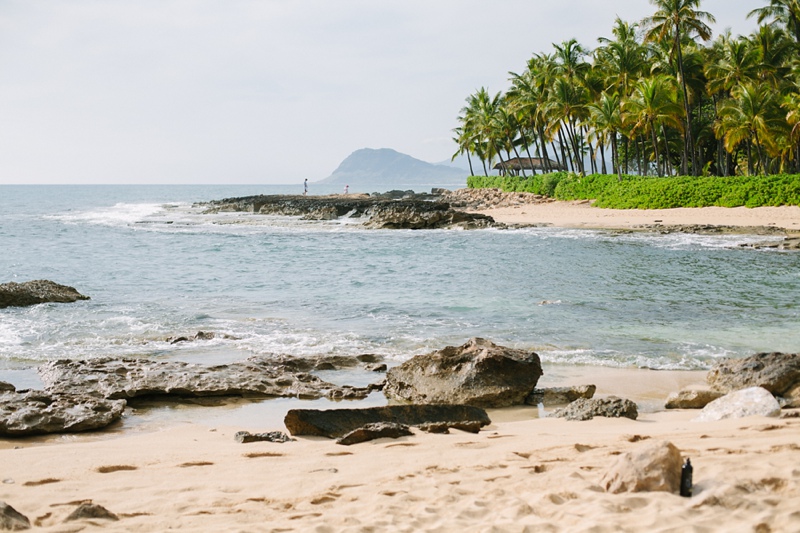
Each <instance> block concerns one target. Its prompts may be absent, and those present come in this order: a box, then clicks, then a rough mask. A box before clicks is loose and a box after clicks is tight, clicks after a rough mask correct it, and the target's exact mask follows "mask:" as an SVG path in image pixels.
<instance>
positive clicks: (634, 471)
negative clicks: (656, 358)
mask: <svg viewBox="0 0 800 533" xmlns="http://www.w3.org/2000/svg"><path fill="white" fill-rule="evenodd" d="M681 466H682V460H681V452H680V451H679V450H678V448H676V447H675V445H674V444H672V443H671V442H667V441H656V442H653V443H648V444H645V445H643V446H640V447H639V448H638V449H636V450H634V451H630V452H626V453H624V454H622V455H620V456H619V457H617V459H616V461H614V463H613V464H612V465H611V467H610V468H609V469H608V471H607V472H606V473H605V474H604V475H603V477H602V479H601V481H600V485H601V486H602V487H603V488H604V489H605V490H606V491H607V492H612V493H620V492H651V491H663V492H672V493H677V492H678V491H679V490H680V484H681Z"/></svg>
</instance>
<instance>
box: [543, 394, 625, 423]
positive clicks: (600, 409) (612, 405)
mask: <svg viewBox="0 0 800 533" xmlns="http://www.w3.org/2000/svg"><path fill="white" fill-rule="evenodd" d="M550 416H553V417H557V418H566V419H567V420H591V419H592V418H594V417H595V416H605V417H608V418H621V417H625V418H630V419H631V420H636V418H637V417H638V416H639V410H638V409H637V407H636V404H635V403H634V402H632V401H630V400H627V399H625V398H617V397H615V396H609V397H608V398H592V399H586V398H579V399H577V400H575V401H574V402H572V403H570V404H569V405H567V406H566V407H564V408H563V409H558V410H557V411H555V412H554V413H553V414H552V415H550Z"/></svg>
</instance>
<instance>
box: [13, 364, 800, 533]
mask: <svg viewBox="0 0 800 533" xmlns="http://www.w3.org/2000/svg"><path fill="white" fill-rule="evenodd" d="M704 376H705V373H704V372H699V371H684V372H682V371H655V370H636V369H613V368H596V367H573V366H558V365H556V366H549V367H546V368H545V377H544V378H543V379H542V381H541V383H540V384H541V385H542V386H555V385H560V384H564V383H571V384H582V383H595V384H597V386H598V391H597V396H607V395H609V394H612V393H616V394H618V395H620V396H624V397H628V398H631V399H634V400H635V401H637V403H638V404H639V405H640V415H639V418H638V420H635V421H633V420H629V419H626V418H622V419H607V418H595V419H594V420H591V421H586V422H574V421H566V420H563V419H556V418H547V417H545V418H540V417H539V414H540V413H539V410H538V408H536V407H516V408H508V409H494V410H489V415H490V417H491V419H492V424H491V425H490V426H487V427H485V428H484V429H483V430H482V431H481V432H480V433H478V434H470V433H465V432H461V431H457V430H451V433H450V434H448V435H434V434H427V433H421V432H419V431H416V430H415V431H414V435H413V436H410V437H402V438H400V439H397V440H390V439H380V440H376V441H372V442H367V443H362V444H357V445H353V446H341V445H337V444H335V442H334V441H333V440H329V439H325V438H317V437H298V438H297V440H296V441H294V442H288V443H283V444H278V443H268V442H257V443H250V444H240V443H237V442H236V441H235V440H234V434H235V432H237V431H241V430H247V431H250V432H252V433H257V432H265V431H274V430H284V429H285V428H283V427H282V424H280V423H279V422H278V419H277V418H275V419H273V420H272V421H271V422H269V423H259V421H253V420H252V419H251V420H250V422H248V423H246V424H242V425H238V426H236V425H231V424H230V423H226V417H224V416H221V417H220V416H218V417H216V418H214V419H206V420H203V419H199V420H194V421H192V422H191V423H188V422H187V423H177V424H176V423H175V422H174V420H173V422H172V423H170V424H166V425H164V426H163V427H160V428H156V429H153V428H150V429H149V430H139V431H134V430H129V431H123V432H116V433H108V432H97V433H89V434H78V435H65V436H50V437H41V438H33V439H0V479H1V480H2V483H1V484H0V501H4V502H6V503H8V504H9V505H11V506H12V507H14V508H15V509H16V510H17V511H19V512H21V513H23V514H24V515H26V516H27V517H28V518H29V519H30V520H31V522H32V523H33V524H34V530H37V531H53V532H55V531H58V532H66V531H148V532H160V531H166V530H168V529H180V530H183V531H319V532H328V531H330V532H333V531H337V532H338V531H353V532H356V531H358V532H361V531H375V532H378V531H408V532H411V531H469V532H473V531H474V532H483V531H512V532H517V531H598V532H604V531H608V532H611V531H726V532H727V531H787V532H789V531H800V444H798V443H800V418H780V419H778V418H761V417H752V418H744V419H739V420H728V421H721V422H713V423H697V422H693V421H691V419H692V418H693V417H695V416H696V415H697V414H698V411H692V410H672V411H665V410H664V409H663V408H662V406H663V401H664V399H665V398H666V395H667V394H668V393H669V392H670V391H673V390H678V389H680V388H683V387H686V386H690V387H692V386H697V385H699V384H701V383H702V380H703V378H704ZM270 402H273V400H266V401H265V402H262V403H263V404H265V405H270ZM273 405H280V403H278V404H273ZM340 406H342V407H358V406H359V402H347V403H343V404H341V405H340ZM222 409H223V410H224V408H222ZM206 410H207V411H208V412H211V411H213V408H206ZM550 412H552V409H551V408H548V409H547V412H545V413H544V414H549V413H550ZM785 412H787V413H790V412H792V411H785ZM234 423H235V422H234ZM657 440H668V441H669V442H672V443H673V444H674V445H675V446H677V447H678V449H679V450H680V451H681V453H682V455H683V456H684V457H689V458H691V460H692V463H693V464H694V482H695V485H694V494H693V496H692V497H691V498H682V497H680V496H678V495H676V494H670V493H664V492H638V493H622V494H611V493H607V492H605V491H604V489H603V487H602V486H601V479H602V477H603V474H604V473H605V472H606V471H607V470H608V469H609V468H610V467H611V465H612V464H613V462H614V461H615V460H616V458H617V456H618V455H619V454H621V453H624V452H627V451H630V450H634V449H636V448H637V447H640V446H643V445H647V444H649V443H652V442H654V441H657ZM89 501H91V502H93V503H95V504H98V505H102V506H103V507H105V508H106V509H108V510H109V511H111V512H113V513H115V514H117V515H118V516H119V521H108V520H104V519H81V520H78V521H73V522H65V519H66V518H67V516H68V515H69V514H70V513H71V512H72V511H74V510H75V509H76V508H77V506H78V505H79V504H80V503H83V502H89Z"/></svg>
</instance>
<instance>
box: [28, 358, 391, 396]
mask: <svg viewBox="0 0 800 533" xmlns="http://www.w3.org/2000/svg"><path fill="white" fill-rule="evenodd" d="M347 359H353V358H347ZM317 363H318V364H319V360H317ZM329 364H330V365H331V366H330V367H331V368H334V365H333V363H329ZM353 364H358V362H355V363H353ZM313 368H314V363H312V360H304V359H297V360H293V359H292V358H284V359H275V358H267V357H251V358H249V359H246V360H245V361H240V362H237V363H231V364H226V365H216V366H204V365H198V364H190V363H184V362H179V361H151V360H146V359H130V358H126V359H110V358H98V359H89V360H58V361H51V362H48V363H45V364H44V365H42V366H41V367H40V368H39V375H40V377H41V378H42V381H43V382H44V384H45V388H46V389H47V390H48V391H49V392H53V393H63V394H68V393H71V392H74V391H82V392H85V393H86V394H91V395H94V396H96V397H99V398H107V399H126V400H129V399H131V398H137V397H154V396H169V397H173V398H194V397H205V396H243V397H252V398H259V397H291V398H304V399H313V398H335V399H361V398H365V397H366V396H367V395H369V393H370V392H372V391H373V390H375V387H374V386H368V387H350V386H347V385H344V386H339V385H334V384H332V383H328V382H326V381H324V380H322V379H320V378H318V377H317V376H314V375H313V374H310V373H308V371H309V370H311V369H313ZM378 388H379V387H378Z"/></svg>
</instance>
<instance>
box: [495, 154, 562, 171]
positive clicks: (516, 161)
mask: <svg viewBox="0 0 800 533" xmlns="http://www.w3.org/2000/svg"><path fill="white" fill-rule="evenodd" d="M544 161H545V160H544V158H539V157H513V158H511V159H509V160H508V161H503V162H502V163H497V164H496V165H495V166H494V167H492V168H494V170H500V169H503V168H505V169H507V170H519V169H520V168H524V169H525V170H544ZM548 161H549V162H550V168H552V169H554V170H563V169H564V168H563V167H562V166H561V165H559V164H558V163H557V162H556V161H553V160H552V159H548Z"/></svg>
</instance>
